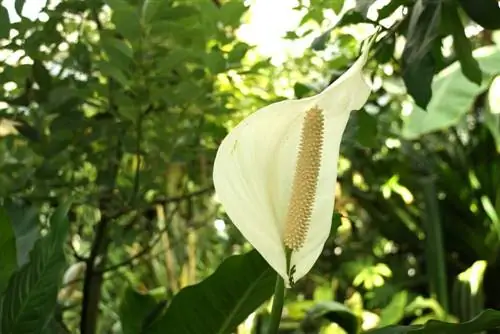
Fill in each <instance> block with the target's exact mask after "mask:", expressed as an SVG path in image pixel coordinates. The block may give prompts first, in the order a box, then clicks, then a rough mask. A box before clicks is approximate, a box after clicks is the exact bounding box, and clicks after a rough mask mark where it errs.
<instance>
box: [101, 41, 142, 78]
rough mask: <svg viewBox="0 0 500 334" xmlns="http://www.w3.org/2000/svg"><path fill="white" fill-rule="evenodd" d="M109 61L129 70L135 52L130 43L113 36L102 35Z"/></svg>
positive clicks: (102, 43)
mask: <svg viewBox="0 0 500 334" xmlns="http://www.w3.org/2000/svg"><path fill="white" fill-rule="evenodd" d="M100 45H101V46H102V48H103V50H104V52H105V53H106V55H107V57H108V61H109V63H111V64H113V65H116V66H118V67H119V68H120V70H122V71H128V70H129V66H130V64H131V62H132V60H133V56H134V52H133V51H132V48H131V47H130V45H129V44H127V43H126V42H124V41H123V40H120V39H118V38H115V37H113V36H110V35H107V34H103V35H101V43H100Z"/></svg>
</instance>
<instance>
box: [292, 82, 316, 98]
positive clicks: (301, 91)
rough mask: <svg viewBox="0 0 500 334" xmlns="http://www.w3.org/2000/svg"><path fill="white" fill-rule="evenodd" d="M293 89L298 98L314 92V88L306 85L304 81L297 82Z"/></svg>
mask: <svg viewBox="0 0 500 334" xmlns="http://www.w3.org/2000/svg"><path fill="white" fill-rule="evenodd" d="M293 91H294V95H295V97H296V98H298V99H301V98H303V97H306V96H308V95H309V94H310V93H312V92H313V89H312V88H311V87H309V86H307V85H304V84H303V83H300V82H297V83H296V84H295V85H294V86H293Z"/></svg>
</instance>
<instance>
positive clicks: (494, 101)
mask: <svg viewBox="0 0 500 334" xmlns="http://www.w3.org/2000/svg"><path fill="white" fill-rule="evenodd" d="M486 109H487V110H486V111H485V113H484V124H485V125H486V126H487V127H488V129H489V130H490V132H491V135H492V136H493V138H494V139H495V144H496V148H497V152H499V153H500V76H498V77H496V78H495V79H494V80H493V81H492V83H491V86H490V88H489V90H488V95H487V108H486Z"/></svg>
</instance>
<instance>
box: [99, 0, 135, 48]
mask: <svg viewBox="0 0 500 334" xmlns="http://www.w3.org/2000/svg"><path fill="white" fill-rule="evenodd" d="M106 3H107V4H108V5H109V7H111V9H112V10H113V16H112V21H113V23H114V24H115V26H116V30H117V31H118V32H119V33H120V34H122V35H123V36H124V37H125V38H127V39H128V40H129V41H131V42H132V41H136V40H138V39H139V38H140V37H141V32H142V30H141V25H140V22H141V21H140V17H139V14H138V12H137V11H136V9H135V8H134V7H133V6H131V5H130V4H129V3H128V2H127V1H124V0H106Z"/></svg>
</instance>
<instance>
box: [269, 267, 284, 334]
mask: <svg viewBox="0 0 500 334" xmlns="http://www.w3.org/2000/svg"><path fill="white" fill-rule="evenodd" d="M284 299H285V281H284V280H283V278H282V277H281V276H280V275H279V274H276V285H275V287H274V298H273V308H272V310H271V320H270V322H269V330H268V331H267V333H268V334H277V333H278V329H279V326H280V321H281V314H282V312H283V302H284Z"/></svg>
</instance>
